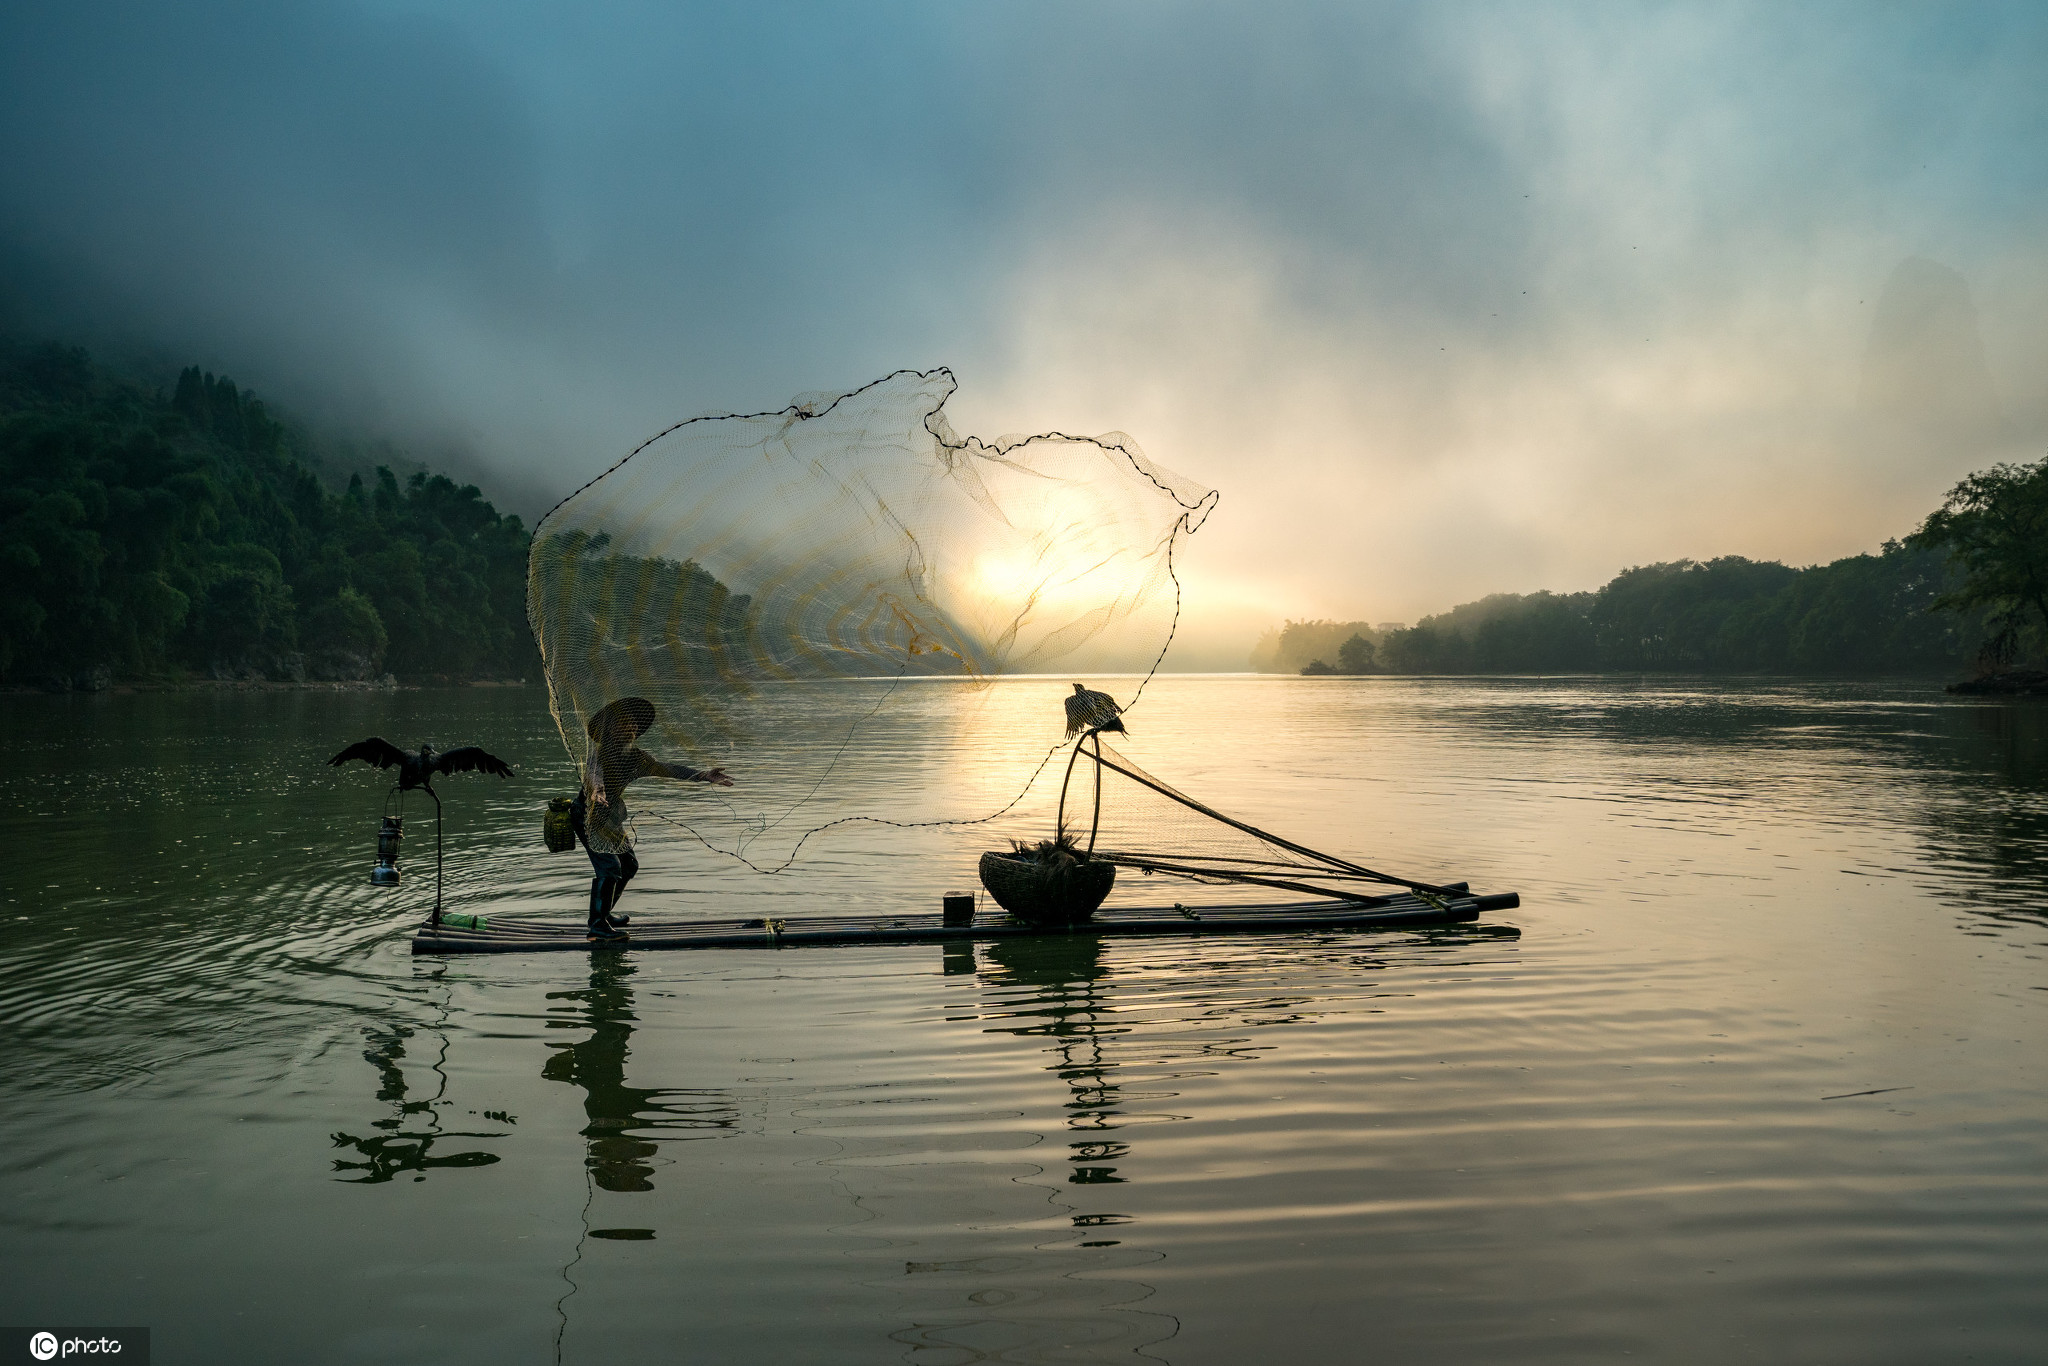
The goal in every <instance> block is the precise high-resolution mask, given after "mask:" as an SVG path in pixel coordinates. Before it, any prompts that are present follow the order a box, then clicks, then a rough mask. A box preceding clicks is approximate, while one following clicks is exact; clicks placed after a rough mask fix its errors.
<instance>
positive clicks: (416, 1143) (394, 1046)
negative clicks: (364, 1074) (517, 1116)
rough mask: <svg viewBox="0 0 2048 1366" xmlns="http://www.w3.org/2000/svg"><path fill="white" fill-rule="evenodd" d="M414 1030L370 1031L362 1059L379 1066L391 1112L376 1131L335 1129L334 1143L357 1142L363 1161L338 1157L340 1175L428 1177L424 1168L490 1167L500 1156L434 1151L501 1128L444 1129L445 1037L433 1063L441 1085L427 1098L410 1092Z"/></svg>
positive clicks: (382, 1096) (381, 1094)
mask: <svg viewBox="0 0 2048 1366" xmlns="http://www.w3.org/2000/svg"><path fill="white" fill-rule="evenodd" d="M412 1036H413V1030H412V1029H411V1028H409V1027H407V1026H405V1025H393V1026H390V1027H388V1028H383V1029H371V1030H369V1031H368V1038H367V1043H368V1046H367V1047H366V1048H364V1050H363V1061H364V1062H367V1063H369V1064H370V1066H371V1067H373V1068H375V1069H376V1070H377V1079H378V1082H379V1085H378V1087H377V1099H378V1100H381V1101H383V1102H385V1103H386V1104H388V1105H389V1106H390V1107H391V1113H390V1114H389V1115H388V1116H387V1117H385V1118H383V1119H378V1120H372V1121H371V1126H370V1127H372V1128H373V1129H376V1130H377V1131H378V1132H376V1133H374V1134H371V1135H369V1136H367V1137H364V1138H358V1137H356V1136H355V1135H354V1134H346V1133H337V1134H336V1135H334V1146H335V1147H337V1148H353V1149H354V1150H355V1152H356V1154H357V1155H358V1156H359V1157H360V1158H361V1159H362V1160H361V1161H360V1162H356V1161H350V1160H348V1159H346V1158H339V1157H338V1158H336V1159H334V1170H335V1171H336V1172H340V1173H360V1175H343V1176H341V1177H340V1178H338V1179H340V1180H344V1181H356V1182H369V1183H375V1182H380V1181H389V1180H391V1179H393V1178H394V1177H396V1176H398V1175H400V1174H401V1173H405V1174H409V1175H411V1177H412V1179H413V1180H415V1181H424V1180H426V1179H427V1177H426V1173H427V1172H429V1171H431V1170H433V1169H434V1168H436V1167H488V1166H489V1165H491V1164H492V1163H493V1162H496V1161H497V1160H498V1156H497V1154H496V1153H490V1152H483V1151H479V1150H471V1151H467V1152H447V1151H445V1150H444V1151H442V1152H436V1151H434V1148H435V1145H437V1144H439V1145H442V1146H443V1148H444V1149H445V1147H446V1146H447V1145H448V1143H449V1141H450V1140H456V1139H474V1138H497V1137H500V1133H498V1132H481V1133H479V1132H463V1131H460V1130H444V1129H442V1128H441V1124H440V1118H441V1117H440V1114H439V1112H438V1111H437V1110H436V1108H435V1107H437V1106H438V1105H440V1104H441V1102H442V1101H443V1099H444V1098H445V1095H446V1092H447V1086H448V1074H447V1073H446V1072H445V1071H444V1070H443V1069H442V1063H443V1062H444V1061H445V1059H446V1050H447V1039H446V1038H445V1037H443V1038H442V1039H441V1040H440V1041H439V1047H440V1049H441V1050H442V1058H441V1059H440V1060H437V1061H436V1063H435V1065H434V1075H435V1076H436V1077H437V1078H439V1080H440V1086H439V1087H438V1088H437V1089H436V1090H435V1092H434V1094H433V1095H431V1096H427V1097H425V1098H423V1099H418V1100H415V1099H413V1098H412V1097H411V1095H410V1093H409V1090H408V1087H407V1083H406V1079H405V1069H404V1067H403V1066H402V1065H401V1064H402V1063H403V1062H404V1060H405V1049H406V1041H407V1040H409V1039H411V1038H412Z"/></svg>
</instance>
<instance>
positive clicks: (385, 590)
mask: <svg viewBox="0 0 2048 1366" xmlns="http://www.w3.org/2000/svg"><path fill="white" fill-rule="evenodd" d="M526 544H527V533H526V528H525V527H524V526H522V525H521V524H520V521H519V519H518V518H517V517H511V516H500V515H499V514H498V512H497V510H496V509H495V508H493V507H492V506H491V505H490V504H489V503H488V502H486V501H485V500H484V498H483V495H482V494H481V493H480V492H479V491H478V490H477V489H476V488H475V487H474V486H464V487H459V488H458V487H457V486H456V485H455V484H454V483H453V482H451V481H450V480H448V479H446V478H443V477H440V476H438V475H436V476H428V475H426V474H424V473H421V474H414V475H413V476H412V477H411V478H409V479H407V480H405V481H404V482H403V483H401V482H400V481H399V480H398V479H397V478H396V477H395V476H394V475H393V474H392V472H391V471H390V469H389V468H387V467H383V466H380V467H378V468H377V470H376V473H375V476H374V479H373V482H372V483H370V484H367V485H366V484H365V483H364V481H363V480H362V478H361V477H360V476H357V477H354V478H352V479H351V480H350V481H349V483H348V485H347V487H346V488H345V489H341V490H339V491H336V490H334V489H330V488H327V487H325V486H323V484H322V483H321V481H320V479H319V478H318V477H317V476H316V474H315V472H314V470H313V469H312V468H311V467H310V466H309V465H308V464H307V462H306V461H305V460H304V459H302V458H301V457H300V456H299V455H298V454H296V453H295V452H294V438H293V436H292V435H291V433H290V432H289V431H288V429H287V427H286V425H285V424H284V423H281V422H280V421H279V420H278V419H277V418H276V417H275V416H274V415H273V414H271V413H270V412H269V411H267V410H266V409H265V407H264V405H263V404H262V403H261V402H260V401H258V400H257V399H256V398H255V397H254V396H253V395H252V394H250V393H249V392H248V391H246V390H243V389H239V388H237V387H236V386H235V384H234V382H233V381H232V380H229V379H227V378H225V377H215V376H213V375H210V374H203V373H201V372H200V371H199V370H197V369H188V370H186V371H185V372H184V373H183V374H182V375H180V376H179V378H178V382H177V385H176V387H175V389H173V390H172V391H171V392H169V393H165V392H163V391H162V390H158V389H150V388H146V387H144V386H141V385H138V384H136V383H133V382H130V381H127V380H125V379H122V378H120V377H117V376H114V375H111V374H109V373H107V372H106V371H105V370H104V369H102V368H101V367H99V366H97V365H95V364H94V363H93V361H92V359H91V358H90V357H89V356H88V355H87V354H86V353H85V352H84V351H82V350H79V349H77V348H75V347H66V346H60V345H55V344H49V345H42V346H35V347H26V348H13V349H9V350H4V351H0V566H4V573H5V585H6V591H5V593H4V594H0V684H13V685H23V684H27V685H34V686H43V687H60V688H63V687H101V686H105V685H106V684H107V683H108V682H110V681H113V680H117V679H170V680H175V679H180V678H194V677H198V678H209V677H210V678H222V679H225V678H243V679H249V678H269V679H280V680H282V679H309V678H310V679H316V680H317V679H332V680H347V679H373V678H379V677H382V676H383V675H384V674H385V673H387V672H390V673H393V674H396V675H397V676H398V677H399V678H400V679H401V680H422V681H424V680H430V679H436V678H440V679H451V680H454V679H462V680H468V679H481V678H521V677H525V678H533V677H537V676H538V661H537V659H536V657H535V654H534V650H533V643H532V637H531V636H530V635H529V633H528V631H527V626H526Z"/></svg>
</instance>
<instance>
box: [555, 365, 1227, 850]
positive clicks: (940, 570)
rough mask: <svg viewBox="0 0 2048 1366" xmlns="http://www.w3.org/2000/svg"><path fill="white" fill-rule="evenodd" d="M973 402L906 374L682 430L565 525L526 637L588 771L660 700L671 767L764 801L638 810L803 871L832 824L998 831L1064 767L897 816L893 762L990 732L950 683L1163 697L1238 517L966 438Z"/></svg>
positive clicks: (961, 791)
mask: <svg viewBox="0 0 2048 1366" xmlns="http://www.w3.org/2000/svg"><path fill="white" fill-rule="evenodd" d="M954 387H955V385H954V379H953V376H952V374H951V373H950V372H948V371H945V370H935V371H931V372H929V373H917V372H913V371H900V372H898V373H896V374H893V375H890V376H887V377H885V378H883V379H881V380H877V381H876V382H874V383H872V384H869V385H867V386H865V387H863V388H861V389H857V390H855V391H853V392H851V393H847V394H840V395H837V396H819V397H814V398H808V399H800V400H798V401H797V402H795V403H793V404H791V405H790V406H789V407H787V408H783V409H780V410H778V411H775V412H767V413H753V414H745V415H729V416H713V417H702V418H696V419H692V420H691V421H688V422H683V423H679V424H677V425H676V426H674V427H671V428H669V429H667V430H666V431H663V432H661V433H659V434H658V435H656V436H654V437H653V438H651V439H649V440H648V441H647V442H645V443H643V444H642V445H641V446H639V447H638V448H636V449H635V450H634V451H632V452H631V453H630V454H629V455H627V456H626V457H625V458H624V459H623V460H621V461H620V462H619V463H618V464H616V465H614V466H613V467H612V468H611V469H609V470H607V471H606V472H605V473H604V474H602V475H600V476H599V477H598V478H596V479H595V480H593V481H591V482H590V483H589V484H587V485H585V486H584V487H583V488H581V489H579V490H577V492H575V493H574V494H572V495H570V497H568V498H567V499H565V500H564V501H563V502H562V503H561V504H559V505H558V506H557V507H555V508H554V509H553V510H552V511H551V512H549V513H548V514H547V516H546V517H544V518H542V520H541V522H540V524H539V525H538V526H537V527H536V528H535V530H534V536H533V545H532V550H531V553H530V556H529V561H528V584H527V612H528V616H529V619H530V621H531V624H532V627H533V633H534V639H535V641H536V642H537V643H538V645H539V647H540V654H541V661H542V667H543V670H544V673H545V677H546V680H547V685H548V699H549V705H550V707H551V709H552V710H553V713H554V716H555V720H556V724H557V726H558V727H559V728H560V731H561V734H562V738H563V742H564V744H565V745H566V746H567V747H568V749H569V751H570V753H571V755H572V756H573V757H574V758H575V759H576V760H577V762H578V763H579V765H580V764H584V763H587V762H588V758H589V748H590V739H589V736H588V732H587V727H588V725H589V723H590V721H591V718H592V717H593V716H595V715H596V714H597V712H598V711H599V710H600V709H601V708H603V707H605V706H607V705H609V704H611V703H613V702H615V701H618V700H619V699H622V698H628V697H641V698H646V699H647V700H648V701H650V702H652V703H653V704H654V712H655V720H654V724H653V727H652V728H651V729H650V730H649V732H648V733H647V738H646V739H645V740H644V741H643V743H645V744H647V746H648V747H649V749H650V750H654V751H657V752H665V754H664V757H670V758H675V757H686V758H688V759H689V760H690V761H691V762H694V763H698V764H700V765H702V764H709V763H719V764H732V765H734V766H735V767H736V769H737V770H738V772H739V775H740V776H741V779H742V781H741V783H740V785H739V786H738V787H736V788H733V789H730V790H726V789H705V788H701V787H699V788H696V790H695V791H694V792H693V793H691V794H690V796H689V797H688V798H687V800H685V799H683V798H680V797H675V796H673V795H672V794H657V793H654V792H648V793H647V794H646V804H645V805H644V806H642V807H641V808H639V809H641V810H644V811H647V812H650V813H653V814H659V815H661V816H662V817H663V819H665V820H669V821H671V822H673V823H674V824H676V825H678V826H679V827H681V828H683V829H685V830H687V831H688V833H689V834H690V835H692V836H693V837H695V838H696V839H699V840H701V841H702V842H703V843H705V844H706V845H708V846H710V847H711V848H713V849H716V850H719V851H720V852H723V853H727V854H732V855H734V856H736V857H740V858H742V859H743V860H744V861H746V862H748V863H749V864H750V865H751V866H757V867H770V868H772V867H777V866H786V861H787V860H788V859H789V858H793V857H794V855H795V852H796V850H797V849H798V848H799V847H800V846H801V845H802V844H803V842H804V840H805V839H806V838H807V837H808V835H809V834H811V833H813V832H815V831H816V830H818V829H820V828H823V827H824V826H825V825H828V824H838V823H841V822H845V821H849V820H878V821H884V822H886V823H892V824H909V823H913V822H912V821H911V820H908V819H906V816H914V815H923V816H928V817H930V818H931V820H932V822H933V823H947V824H950V823H960V822H971V821H974V820H976V819H988V818H989V817H990V815H992V814H993V813H990V812H986V811H972V810H965V809H962V808H964V807H967V806H969V805H970V804H971V803H972V802H973V801H976V800H980V799H984V798H987V797H989V796H991V795H993V794H1001V793H1004V792H1008V793H1010V794H1011V795H1010V797H1009V800H1010V801H1011V802H1014V801H1015V800H1016V798H1017V797H1020V796H1021V795H1022V793H1023V791H1024V790H1025V789H1026V788H1027V787H1028V786H1029V783H1030V780H1031V778H1032V776H1033V774H1034V773H1036V772H1037V771H1039V770H1041V769H1042V768H1043V766H1044V764H1045V763H1046V761H1047V758H1048V756H1049V755H1050V753H1051V752H1053V750H1055V749H1057V747H1058V745H1057V743H1052V744H1051V745H1050V747H1041V746H1038V745H1037V744H1036V743H1035V742H1033V741H1027V742H1026V743H1024V744H1019V743H1018V739H1019V737H1018V736H1017V735H1016V734H1015V733H1011V734H1009V735H1007V736H1004V737H1002V740H1003V743H1002V744H1000V745H997V746H992V747H987V748H985V750H984V751H983V752H981V757H979V758H978V759H977V760H976V761H975V762H974V763H973V764H972V765H970V766H969V767H971V769H972V771H971V772H965V773H935V774H932V775H931V780H932V781H931V784H930V785H931V786H933V787H934V788H935V790H936V791H937V793H938V794H939V795H938V796H937V797H935V798H934V801H935V802H936V803H937V804H938V805H939V806H941V807H950V808H951V809H949V810H938V811H926V812H922V813H914V812H913V813H907V812H905V811H902V810H898V809H891V810H888V811H886V812H884V811H877V810H875V809H874V807H875V806H876V805H877V804H878V799H876V798H875V797H874V796H873V793H874V792H875V791H876V790H878V787H879V784H876V783H866V784H864V782H863V777H864V776H868V777H872V776H873V767H872V766H873V765H875V764H876V763H878V762H880V760H878V758H877V756H880V755H888V756H897V757H896V759H895V760H894V761H896V762H904V763H913V762H915V761H916V760H915V753H916V747H915V745H914V744H913V743H912V742H913V741H914V740H915V739H916V738H917V737H918V736H920V735H922V736H924V738H925V739H927V740H932V739H935V738H943V737H934V736H933V735H932V734H931V732H933V731H943V730H946V729H948V728H957V727H959V726H963V725H971V724H973V722H972V716H971V709H964V708H962V707H961V706H960V705H958V700H959V699H958V698H957V696H950V697H947V698H943V699H942V698H940V697H939V696H937V695H936V694H935V693H934V691H933V687H932V686H931V685H934V684H943V683H951V684H958V685H961V686H963V687H965V688H967V689H970V690H972V689H977V688H981V687H983V686H984V685H985V684H986V683H987V682H988V681H989V680H991V679H993V678H995V677H997V676H999V675H1003V674H1018V673H1032V672H1038V671H1041V670H1044V669H1047V668H1049V667H1051V666H1053V665H1055V664H1058V665H1060V666H1062V667H1067V668H1073V669H1089V670H1094V671H1098V672H1100V671H1107V670H1131V671H1136V672H1139V673H1142V674H1144V675H1145V676H1146V677H1147V678H1149V676H1150V673H1151V671H1152V670H1154V669H1156V668H1157V667H1158V664H1159V661H1160V658H1161V657H1162V656H1163V654H1164V652H1165V649H1166V646H1167V644H1168V642H1169V641H1170V640H1171V638H1172V634H1173V628H1174V625H1175V622H1176V620H1177V617H1178V611H1179V605H1180V600H1179V583H1178V581H1177V579H1176V578H1175V577H1174V570H1173V555H1174V550H1175V547H1176V545H1177V543H1178V541H1179V539H1180V538H1181V537H1183V536H1187V535H1190V534H1192V533H1193V532H1194V531H1195V530H1196V529H1198V528H1199V527H1200V526H1201V524H1202V522H1203V520H1204V519H1205V518H1206V517H1207V515H1208V513H1209V512H1210V510H1211V509H1212V508H1213V507H1214V506H1215V503H1216V500H1217V495H1216V493H1215V492H1213V491H1211V490H1207V489H1204V488H1202V487H1200V486H1198V485H1196V484H1193V483H1191V482H1189V481H1188V480H1185V479H1182V478H1180V477H1179V476H1177V475H1175V474H1173V473H1172V472H1170V471H1168V470H1166V469H1164V468H1162V467H1161V466H1159V465H1157V464H1155V463H1153V462H1152V461H1150V460H1148V459H1146V458H1145V456H1144V455H1143V454H1142V453H1141V452H1140V451H1139V450H1138V448H1137V446H1136V445H1135V444H1134V443H1133V442H1132V441H1131V440H1130V438H1129V437H1126V436H1124V435H1122V434H1121V433H1112V434H1110V435H1107V436H1101V437H1094V438H1087V437H1075V436H1069V435H1066V434H1063V433H1059V432H1049V433H1043V434H1039V435H1031V436H1012V437H1004V438H1001V439H998V440H994V441H982V440H979V439H976V438H972V437H967V438H962V437H959V436H957V435H956V434H955V433H954V432H953V430H952V428H951V427H950V426H949V425H948V423H947V421H946V419H945V416H944V412H943V409H944V406H945V403H946V400H947V399H948V397H949V396H950V395H951V394H952V393H953V390H954ZM1139 690H1140V691H1142V684H1141V685H1140V689H1139ZM1133 700H1135V698H1134V699H1133ZM963 718H964V719H963ZM1053 741H1055V742H1056V741H1057V735H1056V734H1055V736H1054V737H1053ZM927 748H928V749H930V748H936V746H932V745H927ZM675 786H678V785H672V784H643V785H641V786H640V787H636V788H635V789H634V795H635V800H636V802H639V801H642V800H643V798H642V792H643V789H645V788H672V787H675ZM778 860H780V861H781V862H778Z"/></svg>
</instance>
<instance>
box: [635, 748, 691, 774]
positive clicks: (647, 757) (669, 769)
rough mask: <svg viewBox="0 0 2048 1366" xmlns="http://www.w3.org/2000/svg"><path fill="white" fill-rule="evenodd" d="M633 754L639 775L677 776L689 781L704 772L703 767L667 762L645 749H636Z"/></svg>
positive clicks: (636, 772) (636, 771)
mask: <svg viewBox="0 0 2048 1366" xmlns="http://www.w3.org/2000/svg"><path fill="white" fill-rule="evenodd" d="M633 754H634V760H633V768H634V773H635V775H636V776H638V777H642V778H675V779H678V780H679V781H682V782H689V781H691V780H692V779H695V778H696V777H698V776H699V775H700V774H701V773H702V772H703V770H701V769H695V768H691V767H690V766H689V765H688V764H665V763H663V762H662V761H661V760H659V759H657V758H655V757H654V756H653V755H652V754H649V753H648V752H647V751H646V750H644V749H636V750H634V751H633Z"/></svg>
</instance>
